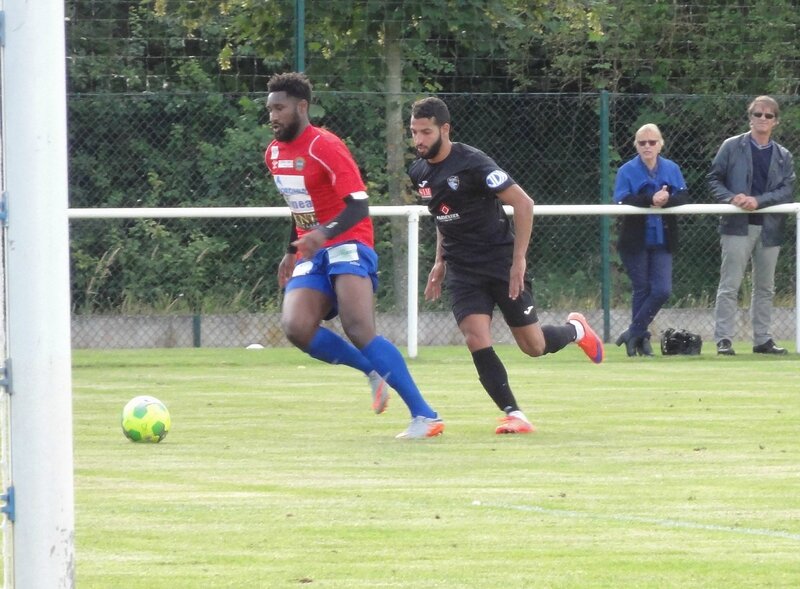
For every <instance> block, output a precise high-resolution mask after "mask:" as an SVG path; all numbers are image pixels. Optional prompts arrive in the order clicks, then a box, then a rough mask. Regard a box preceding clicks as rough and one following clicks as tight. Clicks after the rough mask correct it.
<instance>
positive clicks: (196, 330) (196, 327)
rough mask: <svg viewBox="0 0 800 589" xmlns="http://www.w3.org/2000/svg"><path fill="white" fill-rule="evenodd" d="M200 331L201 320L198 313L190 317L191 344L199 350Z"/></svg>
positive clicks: (200, 343)
mask: <svg viewBox="0 0 800 589" xmlns="http://www.w3.org/2000/svg"><path fill="white" fill-rule="evenodd" d="M201 329H202V318H201V316H200V314H199V313H195V314H194V315H192V344H193V345H194V347H195V348H199V347H200V346H202V345H203V344H202V341H203V339H202V337H201V333H202V332H201Z"/></svg>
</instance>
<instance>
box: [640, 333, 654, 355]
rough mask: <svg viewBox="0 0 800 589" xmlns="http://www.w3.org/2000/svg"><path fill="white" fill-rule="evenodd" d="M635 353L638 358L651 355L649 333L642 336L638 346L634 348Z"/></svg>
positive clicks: (651, 348)
mask: <svg viewBox="0 0 800 589" xmlns="http://www.w3.org/2000/svg"><path fill="white" fill-rule="evenodd" d="M636 351H637V352H638V354H639V355H640V356H652V355H653V346H652V345H651V344H650V333H646V334H644V335H643V336H642V338H641V339H640V340H639V344H638V345H637V346H636Z"/></svg>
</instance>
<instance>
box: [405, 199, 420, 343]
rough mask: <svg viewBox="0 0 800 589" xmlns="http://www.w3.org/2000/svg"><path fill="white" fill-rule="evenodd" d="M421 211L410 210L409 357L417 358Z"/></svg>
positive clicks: (411, 208)
mask: <svg viewBox="0 0 800 589" xmlns="http://www.w3.org/2000/svg"><path fill="white" fill-rule="evenodd" d="M418 288H419V210H418V209H416V208H414V207H409V208H408V334H407V337H408V357H409V358H416V357H417V344H418V342H419V333H418V330H419V292H418Z"/></svg>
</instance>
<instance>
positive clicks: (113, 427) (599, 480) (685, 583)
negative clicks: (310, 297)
mask: <svg viewBox="0 0 800 589" xmlns="http://www.w3.org/2000/svg"><path fill="white" fill-rule="evenodd" d="M740 347H741V346H740ZM497 349H498V353H499V354H500V355H501V357H502V358H503V360H504V361H505V362H506V364H507V368H508V372H509V375H510V379H511V384H512V387H513V388H514V390H515V393H516V394H517V396H518V398H519V401H520V403H521V404H522V406H523V408H524V409H525V410H526V412H527V413H528V414H529V416H530V417H532V418H533V420H534V421H535V423H536V425H537V427H538V429H539V431H538V433H536V434H534V435H530V436H496V435H494V433H493V431H494V426H495V423H496V422H495V419H496V417H497V416H498V415H499V412H498V411H497V410H496V408H495V407H494V405H493V403H492V402H491V400H490V399H489V398H488V396H487V395H486V394H485V393H484V392H483V390H482V388H481V387H480V384H479V383H478V381H477V377H476V374H475V368H474V366H473V365H472V362H471V358H470V357H469V354H468V353H467V351H466V349H465V348H463V347H445V348H423V349H421V350H420V357H419V358H417V359H414V360H412V361H410V367H411V370H412V372H413V374H414V375H415V377H416V378H417V381H418V383H419V384H420V387H421V388H422V390H423V391H424V393H425V395H426V396H427V398H428V399H429V401H430V402H431V404H432V405H434V406H435V407H436V408H437V409H438V410H439V411H440V412H441V414H442V416H443V417H444V418H445V420H446V422H447V430H446V432H445V434H444V436H442V437H441V438H438V439H435V440H428V441H424V442H402V441H398V440H395V439H394V435H395V434H396V433H398V432H399V431H401V430H402V429H403V428H404V427H405V426H406V424H407V420H408V414H407V411H406V409H405V407H404V406H403V405H402V402H401V401H400V400H399V398H397V396H396V395H394V397H393V399H392V401H391V403H390V406H389V410H388V411H387V413H386V414H384V415H379V416H376V415H374V414H372V413H371V411H370V407H369V404H370V398H369V388H368V386H367V382H366V379H365V378H364V377H363V376H362V375H360V374H358V373H356V372H354V371H352V370H350V369H347V368H344V367H340V366H339V367H336V366H327V365H324V364H321V363H317V362H314V361H313V360H311V359H309V358H307V357H306V356H304V355H303V354H301V353H299V352H297V351H296V350H291V349H279V350H259V351H256V350H207V349H200V350H149V351H148V350H141V351H138V350H137V351H102V352H100V351H76V352H75V353H74V356H73V360H74V369H73V383H74V421H75V427H74V434H75V469H76V476H75V483H76V520H77V522H76V525H77V536H76V550H77V577H78V586H80V587H86V588H102V589H109V588H115V587H126V586H130V584H131V583H132V582H134V581H136V582H138V580H141V579H144V578H152V579H162V580H163V579H167V578H168V579H169V586H170V587H175V588H183V587H186V588H200V587H203V588H205V587H213V588H216V587H241V588H261V587H264V588H272V587H278V588H280V587H297V586H299V585H303V586H312V587H326V588H328V587H336V588H348V589H358V588H362V587H364V588H366V587H370V588H373V587H393V588H400V587H404V588H405V587H407V588H412V587H413V588H417V587H448V588H450V587H452V588H462V587H465V588H473V587H474V588H493V587H537V588H539V587H554V588H556V587H558V588H561V587H563V588H573V587H580V588H583V587H588V588H594V587H598V588H599V587H659V588H671V587H674V588H679V587H680V588H686V587H716V586H720V587H721V586H725V587H756V586H758V587H787V588H788V587H796V586H797V585H798V579H800V550H798V548H800V541H799V540H798V536H800V493H798V492H797V490H798V488H800V486H799V484H800V467H799V466H798V465H800V444H798V439H797V438H798V436H797V425H798V423H800V404H798V395H799V394H800V390H799V389H800V387H798V384H797V372H798V367H800V364H798V357H797V356H796V355H790V356H789V357H784V358H765V357H757V356H752V355H749V354H741V355H739V356H737V357H735V358H717V357H716V356H715V355H713V353H711V352H709V351H706V352H705V353H704V354H703V355H702V356H700V357H693V358H687V357H670V358H664V357H660V356H659V357H656V358H652V359H643V358H641V359H640V358H637V359H629V358H627V357H625V356H624V352H622V350H620V349H619V348H615V347H611V348H609V350H608V353H607V361H606V362H605V363H604V364H602V365H600V366H595V365H592V364H591V363H589V362H588V361H586V358H585V357H584V356H583V355H582V353H581V352H580V351H579V350H578V349H577V348H576V347H575V346H570V347H569V348H568V349H567V350H564V351H563V352H562V353H559V354H557V355H554V356H546V357H543V358H538V359H531V358H527V357H525V356H524V355H522V354H521V353H520V352H519V351H518V350H516V348H514V347H511V346H502V345H501V346H498V347H497ZM743 349H744V348H743ZM139 394H148V395H153V396H156V397H158V398H159V399H161V400H162V401H164V402H165V403H166V404H167V406H168V407H169V409H170V411H171V414H172V421H173V428H172V430H171V431H170V433H169V435H168V436H167V438H166V439H165V440H164V441H163V442H162V443H161V444H158V445H139V444H133V443H131V442H128V441H127V440H126V439H125V438H124V436H123V435H122V432H121V430H120V428H119V412H120V411H121V409H122V406H123V405H124V403H125V402H126V401H127V400H128V399H129V398H130V397H132V396H136V395H139ZM476 501H479V502H481V504H480V505H476V504H475V502H476ZM660 522H664V523H663V524H662V523H660ZM667 522H679V523H680V525H667ZM684 524H685V525H684ZM732 530H764V531H766V532H768V533H766V534H751V533H739V534H737V533H734V532H733V531H732Z"/></svg>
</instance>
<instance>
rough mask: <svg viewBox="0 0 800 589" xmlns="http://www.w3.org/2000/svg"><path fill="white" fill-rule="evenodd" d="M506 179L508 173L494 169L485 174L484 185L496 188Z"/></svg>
mask: <svg viewBox="0 0 800 589" xmlns="http://www.w3.org/2000/svg"><path fill="white" fill-rule="evenodd" d="M506 180H508V174H506V173H505V172H504V171H503V170H495V171H494V172H491V173H490V174H489V175H488V176H486V186H488V187H489V188H497V187H498V186H501V185H502V184H503V182H505V181H506Z"/></svg>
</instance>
